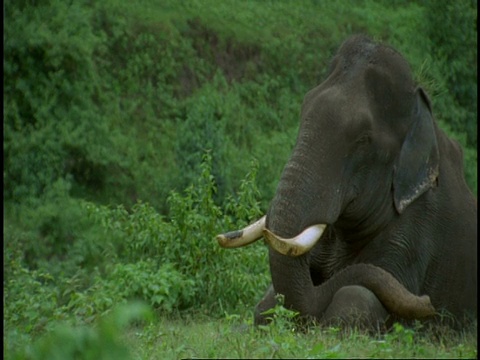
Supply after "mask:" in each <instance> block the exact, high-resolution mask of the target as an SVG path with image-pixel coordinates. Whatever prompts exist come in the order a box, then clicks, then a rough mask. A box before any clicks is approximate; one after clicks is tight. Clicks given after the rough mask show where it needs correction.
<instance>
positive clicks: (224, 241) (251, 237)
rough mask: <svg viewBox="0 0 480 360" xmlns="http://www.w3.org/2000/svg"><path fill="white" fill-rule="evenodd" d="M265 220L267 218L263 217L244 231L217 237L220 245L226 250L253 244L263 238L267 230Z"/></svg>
mask: <svg viewBox="0 0 480 360" xmlns="http://www.w3.org/2000/svg"><path fill="white" fill-rule="evenodd" d="M265 219H266V216H263V217H262V218H261V219H260V220H258V221H256V222H254V223H253V224H250V225H248V226H247V227H246V228H244V229H243V230H237V231H231V232H228V233H226V234H220V235H217V241H218V244H219V245H220V246H221V247H224V248H237V247H241V246H245V245H248V244H251V243H253V242H254V241H256V240H258V239H260V238H261V237H262V235H263V233H262V231H263V229H265Z"/></svg>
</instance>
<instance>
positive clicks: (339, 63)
mask: <svg viewBox="0 0 480 360" xmlns="http://www.w3.org/2000/svg"><path fill="white" fill-rule="evenodd" d="M300 121H301V122H300V127H299V131H298V136H297V140H296V144H295V147H294V149H293V152H292V154H291V157H290V159H289V160H288V162H287V164H286V165H285V167H284V170H283V173H282V175H281V178H280V181H279V184H278V187H277V190H276V193H275V196H274V198H273V200H272V202H271V204H270V207H269V209H268V212H267V214H266V216H264V217H263V218H262V219H260V220H259V221H258V222H256V223H254V224H252V225H251V226H249V227H247V228H245V229H244V230H242V231H237V232H232V233H227V234H224V235H219V236H218V237H217V239H218V241H219V243H220V245H222V246H224V247H238V246H243V245H247V244H249V243H251V242H253V241H255V240H257V239H259V238H261V237H262V236H263V237H264V238H265V240H266V242H267V243H268V244H269V249H270V250H269V260H270V270H271V275H272V283H273V287H274V289H275V292H277V293H280V294H283V295H284V296H285V305H286V306H288V307H291V308H293V309H295V310H297V311H299V312H300V313H301V314H304V315H312V316H315V317H317V318H320V317H321V316H322V314H321V311H323V310H319V309H322V306H320V302H321V300H320V299H322V295H321V291H322V290H321V289H320V288H321V287H320V286H318V285H319V284H322V283H324V282H325V281H327V280H333V279H334V278H335V276H336V275H337V273H338V272H339V271H340V270H341V269H343V268H345V267H347V266H349V265H351V264H356V263H364V262H365V263H372V264H375V265H378V266H381V267H382V268H386V269H387V270H389V271H390V272H391V273H393V275H394V276H395V277H399V278H400V279H399V280H404V282H408V281H410V283H408V284H404V285H409V286H407V287H408V288H409V290H410V291H415V292H419V291H420V289H421V288H422V286H421V283H420V279H418V277H419V276H418V275H417V273H421V272H422V271H424V269H425V267H426V265H424V264H423V263H422V264H420V265H419V268H418V271H417V270H415V271H412V273H413V274H414V275H412V274H410V273H408V272H407V271H406V270H405V273H403V272H401V271H400V270H399V269H400V266H399V265H398V264H399V263H407V262H408V261H411V260H410V259H409V258H408V256H410V255H409V254H408V251H411V250H410V248H409V247H410V246H411V245H412V243H411V242H413V241H414V240H413V239H410V238H409V236H410V232H412V233H413V234H414V233H415V231H414V230H412V231H410V230H408V235H406V234H407V231H406V230H405V233H402V232H403V231H404V230H402V229H403V226H409V228H411V229H414V228H415V225H416V224H415V220H414V215H413V210H412V211H411V212H410V213H411V214H412V215H410V214H406V213H409V208H411V207H415V208H416V209H418V210H415V211H417V212H422V211H427V210H428V206H429V205H426V200H425V199H428V198H429V196H430V195H429V193H431V191H430V190H432V189H435V188H436V187H437V185H438V183H437V182H438V176H439V163H440V158H439V145H438V140H437V134H438V128H437V126H436V124H435V123H434V119H433V116H432V107H431V104H430V100H429V98H428V96H427V94H426V93H425V92H424V90H423V89H422V88H421V87H418V86H417V85H416V84H415V83H414V81H413V76H412V73H411V70H410V67H409V65H408V63H407V62H406V60H405V59H404V58H403V57H402V56H401V55H400V54H399V53H398V52H397V51H395V50H394V49H392V48H391V47H388V46H384V45H380V44H376V43H374V42H372V41H371V40H370V39H369V38H367V37H364V36H354V37H352V38H350V39H348V40H347V41H345V42H344V43H343V44H342V46H341V47H340V49H339V51H338V53H337V54H336V56H335V57H334V58H333V61H332V64H331V67H330V70H329V72H328V75H327V77H326V79H325V80H324V81H323V82H322V83H321V84H320V85H318V86H317V87H315V88H314V89H312V90H310V91H309V92H308V93H307V94H306V96H305V98H304V102H303V105H302V108H301V116H300ZM432 191H433V190H432ZM422 207H423V208H422ZM422 209H423V210H422ZM408 222H411V224H410V225H409V224H408ZM420 232H421V231H418V232H417V235H418V236H420V235H419V234H420ZM402 241H403V242H404V243H405V246H404V247H405V248H406V249H407V248H408V249H407V250H405V251H403V250H399V252H398V254H397V255H398V258H399V259H400V260H397V259H395V258H393V256H394V255H393V254H394V252H395V251H396V250H393V249H394V246H397V247H398V248H399V245H398V244H401V243H402ZM394 242H396V243H395V244H394ZM397 243H398V244H397ZM380 244H384V245H380ZM392 244H393V245H392ZM396 244H397V245H396ZM382 246H385V248H382ZM389 246H390V247H391V248H389ZM422 246H423V245H422ZM395 249H396V248H395ZM402 251H403V252H402ZM404 256H405V258H403V257H404ZM421 256H424V255H421ZM422 261H423V260H422ZM394 262H397V264H393V263H394ZM397 265H398V266H397ZM420 267H421V269H420ZM312 269H313V270H316V273H317V275H315V276H314V275H312V273H313V271H312ZM421 276H423V277H424V274H423V275H421ZM375 294H376V295H377V296H378V293H377V292H375Z"/></svg>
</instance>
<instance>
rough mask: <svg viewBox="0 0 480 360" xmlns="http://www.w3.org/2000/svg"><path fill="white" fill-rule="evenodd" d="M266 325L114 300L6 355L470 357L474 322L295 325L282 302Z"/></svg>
mask: <svg viewBox="0 0 480 360" xmlns="http://www.w3.org/2000/svg"><path fill="white" fill-rule="evenodd" d="M273 316H274V317H275V320H274V322H273V323H272V324H270V325H268V326H261V327H253V326H252V319H251V315H250V314H249V315H248V316H247V315H243V316H240V315H225V316H224V317H223V318H220V319H213V318H211V317H207V316H205V315H201V314H200V315H199V314H196V315H189V316H188V317H185V316H183V318H182V319H180V318H172V317H170V318H166V317H157V316H155V315H154V314H153V313H152V312H151V310H150V309H149V308H148V307H145V306H143V305H140V306H139V305H138V304H137V305H136V304H130V305H128V306H124V307H122V308H117V309H116V310H115V311H113V312H112V313H110V314H109V315H108V316H106V317H104V318H103V319H101V320H100V321H99V322H97V323H96V324H95V325H91V326H87V327H86V326H81V327H72V326H68V325H60V326H59V327H57V328H55V329H52V331H50V332H49V333H47V334H46V335H45V336H43V337H41V338H40V339H39V340H37V341H36V342H35V343H33V344H31V345H29V347H27V348H26V349H22V350H20V351H18V350H19V349H17V352H16V353H13V355H12V353H11V352H9V351H8V347H7V351H6V355H7V357H6V358H7V359H9V358H13V359H53V360H55V359H59V360H60V359H62V360H68V359H96V360H98V359H115V360H127V359H129V360H132V359H139V360H148V359H152V360H153V359H185V358H220V359H222V358H223V359H225V358H236V359H248V358H262V359H271V358H274V359H283V358H310V359H311V358H352V357H353V358H432V359H439V358H476V357H477V332H476V330H477V326H476V324H475V325H474V326H473V327H472V328H469V329H468V330H464V331H462V332H453V331H452V330H449V329H446V328H440V327H435V328H429V329H426V328H424V327H422V326H421V325H420V324H416V325H415V326H413V327H404V326H402V325H399V324H394V326H393V327H392V329H391V330H390V331H389V332H387V333H384V334H380V333H366V332H364V331H360V330H356V329H348V330H343V331H341V330H340V329H339V328H335V327H328V328H320V327H318V326H313V325H312V326H308V327H305V328H302V329H299V328H298V327H296V326H295V325H294V324H293V323H292V322H291V321H290V320H289V319H288V318H289V315H288V312H287V311H285V310H281V311H279V312H276V313H275V314H274V315H273Z"/></svg>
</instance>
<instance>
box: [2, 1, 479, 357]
mask: <svg viewBox="0 0 480 360" xmlns="http://www.w3.org/2000/svg"><path fill="white" fill-rule="evenodd" d="M476 6H477V5H476V2H475V1H471V0H469V1H467V0H465V1H456V2H451V3H448V2H441V4H440V3H438V2H437V1H433V0H432V1H424V2H421V3H415V2H410V1H402V0H398V1H371V0H365V1H352V2H348V1H346V2H328V1H324V2H313V1H312V2H309V1H296V2H289V1H276V2H271V1H261V2H257V1H242V2H239V1H233V0H227V1H221V2H219V1H210V0H205V1H196V0H189V1H180V2H179V1H174V0H171V1H170V0H163V1H155V0H142V1H137V2H135V3H130V2H125V1H119V0H107V1H101V2H92V1H86V0H85V1H75V2H71V3H69V2H65V1H61V0H44V1H33V2H32V1H7V2H6V4H5V28H4V49H5V57H4V94H5V95H4V317H5V321H4V332H5V335H4V341H5V345H6V349H8V350H13V349H19V348H22V347H23V346H24V344H26V343H29V342H31V341H32V340H33V339H35V338H37V337H38V336H39V335H41V334H44V333H45V332H50V331H51V330H52V329H53V328H54V327H55V326H56V324H57V323H58V322H61V323H67V324H71V325H72V326H74V325H82V324H92V323H95V324H97V322H98V318H99V317H101V316H102V315H105V314H107V313H109V312H111V310H112V308H113V307H114V306H115V305H117V304H120V303H126V302H127V301H129V300H133V299H140V300H143V301H144V302H145V303H146V304H147V306H148V307H149V309H154V310H155V311H157V312H158V313H161V314H164V315H172V314H176V315H179V314H180V315H182V314H188V313H192V312H194V313H202V314H206V315H208V316H216V317H219V316H224V314H225V312H227V313H232V312H233V313H235V312H243V311H249V310H251V308H252V307H253V305H254V304H255V302H256V301H258V300H259V298H260V297H261V295H262V292H263V291H264V289H265V288H266V286H267V285H268V265H267V258H266V257H267V252H266V248H265V247H264V246H263V245H262V244H260V243H259V244H255V245H252V246H251V247H248V248H245V249H242V250H239V251H225V250H221V249H220V248H219V247H218V246H217V244H216V242H215V241H214V236H215V234H217V233H219V232H222V231H225V230H226V229H233V228H238V227H240V226H242V225H245V224H247V223H248V222H249V221H251V220H253V219H255V218H256V217H258V216H259V215H261V214H262V213H263V212H264V211H265V209H266V207H267V205H268V202H269V200H270V199H271V197H272V195H273V193H274V191H275V186H276V183H277V181H278V178H279V174H280V172H281V169H282V167H283V164H284V163H285V161H286V160H287V158H288V156H289V153H290V150H291V148H292V146H293V144H294V141H295V137H296V131H297V126H298V122H299V120H298V115H299V109H300V105H301V102H302V98H303V95H304V94H305V92H306V91H308V90H309V89H310V88H312V87H314V86H315V85H316V84H318V83H319V82H320V81H321V79H322V76H323V75H324V73H325V71H326V68H327V66H328V63H329V59H330V58H331V56H332V55H333V53H334V52H335V50H336V48H337V47H338V46H339V44H340V43H341V42H342V41H343V40H344V39H345V38H346V37H347V36H349V35H351V34H354V33H367V34H369V35H371V36H372V37H374V38H375V39H377V40H382V41H385V42H387V43H389V44H391V45H393V46H394V47H396V48H397V49H398V50H399V51H400V52H402V53H403V54H404V56H405V57H406V58H407V59H408V61H409V62H410V64H411V66H412V69H413V70H414V72H415V76H416V78H417V80H418V82H419V83H420V84H422V86H424V87H425V88H426V89H427V91H428V92H429V94H430V96H431V98H432V102H433V107H434V112H435V115H436V118H437V120H438V121H439V122H440V124H441V126H442V127H443V128H444V129H445V131H447V132H448V133H449V134H450V135H451V136H452V137H454V138H456V139H457V140H458V141H460V143H461V144H462V147H463V149H464V156H465V161H464V164H465V176H466V179H467V182H468V184H469V186H470V187H471V189H472V190H473V191H474V192H475V194H476V191H477V190H476V188H477V167H476V163H477V150H476V147H477V137H476V134H477V128H476V127H477V122H476V116H477V105H476V104H477V87H476V86H477V68H476V60H477V52H476V48H477V35H476V31H475V30H476V16H477V15H476ZM88 331H90V330H86V333H85V334H84V335H82V336H86V337H88V336H90V335H88V334H89V332H88ZM102 331H103V330H102ZM39 346H40V345H39Z"/></svg>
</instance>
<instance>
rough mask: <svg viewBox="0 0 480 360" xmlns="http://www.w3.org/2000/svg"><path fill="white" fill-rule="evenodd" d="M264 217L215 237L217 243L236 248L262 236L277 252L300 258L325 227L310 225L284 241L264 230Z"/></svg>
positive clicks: (313, 243)
mask: <svg viewBox="0 0 480 360" xmlns="http://www.w3.org/2000/svg"><path fill="white" fill-rule="evenodd" d="M265 224H266V216H263V217H262V218H260V219H259V220H257V221H256V222H254V223H252V224H250V225H248V226H247V227H245V228H244V229H242V230H237V231H231V232H228V233H225V234H220V235H217V241H218V243H219V245H220V246H222V247H224V248H237V247H241V246H246V245H249V244H252V243H253V242H255V241H257V240H259V239H260V238H261V237H262V236H263V237H264V238H265V241H266V242H267V243H268V244H269V245H270V246H271V247H272V248H273V249H274V250H276V251H277V252H279V253H280V254H283V255H288V256H300V255H302V254H305V253H306V252H308V251H310V249H312V248H313V247H314V246H315V244H316V243H317V242H318V241H319V240H320V238H321V237H322V234H323V232H324V231H325V229H326V227H327V225H325V224H316V225H312V226H310V227H308V228H306V229H305V230H303V231H302V232H301V233H300V234H298V235H297V236H295V237H292V238H289V239H286V238H283V237H281V236H278V235H276V234H274V233H273V232H271V231H270V230H268V229H267V228H266V225H265Z"/></svg>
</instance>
